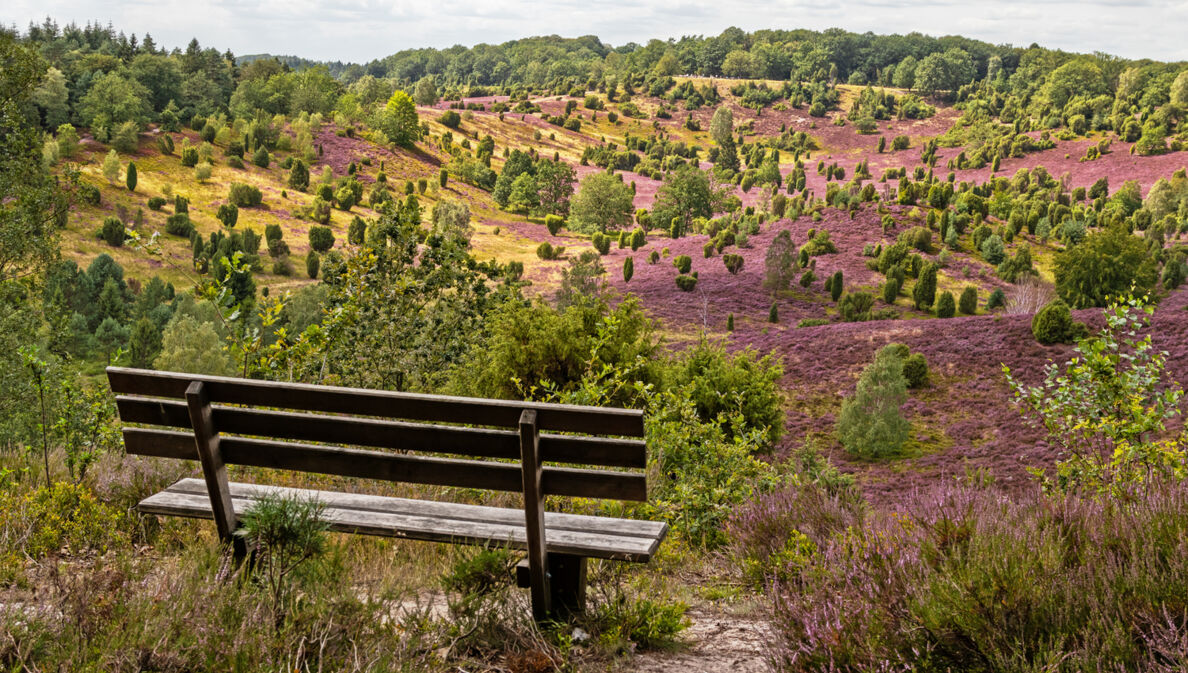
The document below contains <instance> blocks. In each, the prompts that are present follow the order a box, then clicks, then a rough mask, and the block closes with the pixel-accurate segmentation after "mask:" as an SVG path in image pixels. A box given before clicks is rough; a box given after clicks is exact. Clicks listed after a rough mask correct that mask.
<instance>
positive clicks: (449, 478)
mask: <svg viewBox="0 0 1188 673" xmlns="http://www.w3.org/2000/svg"><path fill="white" fill-rule="evenodd" d="M123 432H124V446H125V448H126V450H127V451H128V453H131V454H136V455H144V456H155V457H160V458H179V459H188V460H197V459H198V451H197V449H196V447H195V444H194V436H193V434H191V433H188V432H176V431H171V430H150V429H144V428H124V431H123ZM220 447H221V450H222V453H223V459H224V461H225V462H226V463H227V464H229V465H248V466H252V467H266V468H274V469H282V470H297V471H301V472H316V473H319V474H330V475H337V476H341V477H356V478H361V479H382V480H386V481H399V482H405V483H416V484H435V485H438V486H456V487H461V488H480V489H490V490H497V491H509V492H519V491H520V490H521V489H522V488H523V481H522V479H521V477H522V475H521V471H520V466H519V465H516V464H513V463H494V462H483V461H475V460H457V459H443V458H426V457H422V456H408V455H396V454H390V453H384V452H381V451H368V450H361V449H345V448H339V447H332V446H314V445H309V444H300V443H296V442H277V441H270V440H263V439H247V438H244V437H236V436H227V437H222V438H221V440H220ZM543 481H544V483H543V488H544V493H545V494H546V495H563V496H571V497H579V498H607V499H614V500H634V501H641V502H642V501H644V500H647V479H646V477H645V476H644V475H643V474H635V473H629V472H616V471H611V470H580V469H573V468H562V467H546V468H544V480H543Z"/></svg>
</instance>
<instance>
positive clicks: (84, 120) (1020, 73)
mask: <svg viewBox="0 0 1188 673" xmlns="http://www.w3.org/2000/svg"><path fill="white" fill-rule="evenodd" d="M7 32H8V33H10V35H12V36H14V37H18V38H19V39H20V40H21V41H22V42H24V43H25V44H27V45H28V46H30V47H31V48H32V49H33V50H34V51H35V52H36V53H38V54H39V55H40V56H41V57H42V58H43V59H44V60H45V61H46V62H47V63H48V64H49V66H50V69H49V70H48V71H47V74H46V76H45V78H44V79H43V81H42V82H41V84H40V86H39V87H38V89H37V91H36V93H35V95H34V96H33V102H32V104H33V105H35V106H36V108H37V111H38V116H39V118H40V120H41V123H42V126H43V128H44V129H47V130H52V129H56V128H57V127H58V126H59V125H61V124H63V123H71V124H73V125H76V126H79V125H81V126H86V127H91V128H93V129H94V128H97V129H99V130H100V132H101V134H103V133H107V134H114V133H116V132H117V130H118V127H119V126H120V125H122V124H125V123H127V122H132V123H134V124H136V125H137V126H138V127H141V128H143V126H144V125H145V124H147V123H150V122H160V123H164V124H170V123H172V122H173V121H174V120H180V121H182V122H186V121H188V120H189V119H191V118H192V117H194V116H202V117H206V116H209V115H211V114H215V113H218V112H229V113H231V114H232V115H233V116H235V117H239V118H246V117H250V116H252V115H254V114H256V113H257V112H260V111H262V112H265V113H268V114H286V115H296V114H299V113H301V112H307V113H310V114H313V113H321V114H323V115H329V114H331V113H334V112H341V113H344V114H347V115H348V116H350V115H351V114H352V113H358V112H359V111H360V110H365V109H367V108H368V107H369V106H372V107H373V106H376V105H382V104H383V103H384V102H386V101H387V100H388V99H389V98H390V97H391V95H392V94H393V92H395V91H396V90H398V89H403V90H407V91H408V92H409V93H410V94H415V98H416V101H417V102H418V103H420V104H428V103H432V102H435V101H437V100H438V98H439V97H445V98H447V99H457V98H459V97H462V96H481V95H494V94H502V95H509V96H512V97H513V98H516V97H520V96H525V95H528V94H530V93H543V92H546V91H547V92H552V93H568V92H571V91H573V90H574V89H581V90H582V91H586V90H595V89H597V90H599V91H603V92H609V93H610V94H612V95H616V94H619V93H620V92H621V95H622V96H623V97H624V98H622V99H621V100H622V101H623V102H627V101H629V100H630V96H632V95H636V94H646V95H651V96H660V97H666V98H668V99H670V100H671V101H672V102H673V103H678V102H680V103H683V104H684V106H685V107H686V108H687V109H694V108H696V107H698V106H700V105H702V104H706V103H709V102H711V101H705V100H703V97H702V96H700V95H688V92H682V91H681V87H676V84H677V82H676V80H675V79H674V77H677V76H681V75H694V76H704V77H728V78H761V79H771V80H790V81H793V82H799V83H810V84H811V83H826V84H836V83H849V84H856V85H867V84H871V85H887V86H896V87H900V88H907V89H915V90H918V91H920V92H923V93H927V94H943V95H945V96H947V97H950V98H952V99H954V100H956V102H958V103H963V102H974V101H976V104H974V105H969V106H967V108H970V109H973V110H974V114H975V115H986V116H990V117H994V118H998V119H1000V120H1001V121H1004V122H1007V123H1014V122H1016V121H1017V120H1020V119H1024V118H1026V119H1028V120H1030V125H1031V126H1033V127H1042V128H1055V127H1057V126H1061V125H1073V124H1077V125H1080V126H1082V127H1083V128H1084V129H1103V130H1104V129H1110V130H1115V131H1119V132H1121V131H1123V130H1124V129H1123V128H1121V127H1122V126H1124V125H1125V124H1126V119H1124V118H1123V117H1126V116H1127V115H1130V116H1134V115H1139V117H1140V120H1139V122H1138V124H1139V126H1138V128H1137V130H1128V131H1127V134H1128V135H1135V138H1134V139H1137V137H1138V136H1139V135H1141V133H1142V130H1143V129H1142V123H1143V122H1145V121H1147V119H1148V118H1149V117H1152V116H1153V115H1155V114H1156V111H1157V110H1158V109H1159V108H1160V107H1161V106H1164V105H1165V104H1167V103H1169V102H1170V103H1174V104H1176V105H1177V106H1183V105H1184V103H1185V102H1186V101H1188V76H1185V75H1184V74H1182V71H1183V69H1184V64H1183V63H1164V62H1158V61H1153V60H1138V61H1135V60H1127V59H1122V58H1118V57H1114V56H1110V55H1108V54H1104V53H1100V52H1095V53H1093V54H1075V53H1068V52H1064V51H1058V50H1052V49H1045V48H1042V47H1040V46H1038V45H1034V44H1033V45H1031V46H1028V47H1014V46H1009V45H991V44H989V43H986V42H981V41H977V40H972V39H967V38H963V37H958V36H946V37H940V38H934V37H930V36H926V35H922V34H919V33H910V34H908V35H875V34H873V33H864V34H857V33H851V32H847V31H844V30H840V29H830V30H825V31H810V30H759V31H755V32H752V33H747V32H744V31H742V30H740V29H738V28H728V29H726V30H725V31H723V32H722V33H721V34H720V35H717V36H713V37H702V36H687V37H682V38H681V39H679V40H668V41H662V40H651V41H649V42H648V43H647V44H646V45H639V44H635V43H629V44H626V45H622V46H619V47H612V46H610V45H607V44H605V43H603V42H602V41H601V40H599V39H598V38H596V37H593V36H585V37H579V38H561V37H557V36H547V37H531V38H525V39H521V40H514V41H511V42H506V43H504V44H500V45H489V44H479V45H476V46H473V47H464V46H455V47H450V48H448V49H442V50H439V49H407V50H402V51H399V52H396V53H394V54H392V55H390V56H387V57H385V58H382V59H377V60H374V61H372V62H370V63H367V64H343V63H340V62H333V63H315V62H312V61H308V60H305V59H300V58H297V57H279V58H273V57H269V56H267V55H255V56H251V57H244V58H236V57H235V55H234V54H232V53H231V52H230V51H222V52H221V51H219V50H218V49H214V48H210V47H203V46H202V45H200V44H199V42H198V41H197V40H196V39H195V40H191V41H190V43H189V44H188V45H187V46H186V47H185V48H184V49H180V48H172V49H169V48H166V47H164V46H162V45H158V44H157V43H156V42H155V40H153V38H152V36H151V35H148V34H146V35H144V36H143V37H141V38H138V37H137V36H136V35H135V34H133V35H131V36H128V35H127V34H125V33H124V32H122V31H117V30H116V29H115V28H113V27H112V26H110V25H108V26H101V25H97V24H87V25H84V26H78V25H75V24H69V25H65V26H59V25H58V24H57V23H56V22H54V21H53V20H50V19H47V20H45V21H44V22H43V23H41V24H31V25H29V26H28V28H27V29H26V30H25V31H24V32H23V33H22V32H20V31H17V30H16V29H8V31H7ZM674 87H675V88H674ZM805 102H811V101H808V100H806V101H805ZM1177 110H1178V108H1177ZM1169 116H1170V117H1171V118H1172V119H1173V121H1174V119H1175V118H1178V116H1179V114H1178V111H1173V112H1172V113H1171V114H1170V115H1167V114H1165V115H1164V118H1157V119H1155V120H1154V121H1155V125H1156V126H1158V125H1159V124H1163V125H1164V126H1166V125H1167V124H1168V121H1169V119H1168V118H1167V117H1169Z"/></svg>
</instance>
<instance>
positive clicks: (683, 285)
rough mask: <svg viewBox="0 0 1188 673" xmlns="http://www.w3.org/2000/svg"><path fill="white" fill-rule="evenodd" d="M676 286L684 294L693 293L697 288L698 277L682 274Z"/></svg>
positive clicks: (677, 279)
mask: <svg viewBox="0 0 1188 673" xmlns="http://www.w3.org/2000/svg"><path fill="white" fill-rule="evenodd" d="M676 286H677V288H678V289H680V290H681V291H682V292H692V291H693V290H694V288H696V287H697V277H696V276H686V275H684V274H681V275H679V276H677V277H676Z"/></svg>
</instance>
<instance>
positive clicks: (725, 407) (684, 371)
mask: <svg viewBox="0 0 1188 673" xmlns="http://www.w3.org/2000/svg"><path fill="white" fill-rule="evenodd" d="M783 375H784V371H783V368H782V367H781V366H780V363H779V361H778V360H776V359H774V358H773V357H772V356H771V355H766V356H763V357H760V356H759V354H758V353H756V352H755V351H753V350H750V349H748V350H744V351H741V352H738V353H735V354H733V355H731V354H729V353H727V352H726V349H725V348H724V347H723V345H722V344H717V343H712V342H710V341H708V340H706V339H704V338H703V339H702V340H700V341H699V342H698V344H697V345H696V346H695V347H693V348H691V349H689V350H687V351H686V352H685V353H684V354H683V358H682V359H681V360H680V361H679V362H677V363H676V367H675V372H674V373H673V385H675V386H676V389H677V390H681V391H683V392H684V393H685V394H687V395H688V396H689V398H690V399H692V400H693V402H694V404H696V406H697V415H698V416H699V417H700V418H701V419H702V420H703V421H705V422H713V421H715V420H716V419H717V418H718V417H719V415H730V414H737V417H736V419H735V421H734V425H733V427H731V428H729V429H728V431H729V432H731V433H733V432H750V431H760V432H762V433H763V436H764V437H765V440H766V442H767V444H768V445H769V446H770V445H772V444H774V443H775V442H776V441H777V440H779V438H780V437H782V436H783V434H784V410H783V395H782V394H781V393H780V387H779V381H780V378H781V377H782V376H783ZM723 391H729V395H724V394H723Z"/></svg>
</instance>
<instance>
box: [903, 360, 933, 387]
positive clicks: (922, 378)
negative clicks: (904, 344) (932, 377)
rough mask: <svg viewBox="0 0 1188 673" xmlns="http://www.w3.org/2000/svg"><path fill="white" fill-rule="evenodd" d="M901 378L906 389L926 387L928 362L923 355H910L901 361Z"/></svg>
mask: <svg viewBox="0 0 1188 673" xmlns="http://www.w3.org/2000/svg"><path fill="white" fill-rule="evenodd" d="M903 378H904V380H905V381H907V387H908V388H912V389H915V388H923V387H924V386H926V385H928V360H926V359H925V358H924V354H923V353H912V354H911V355H908V356H907V357H906V358H904V359H903Z"/></svg>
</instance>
